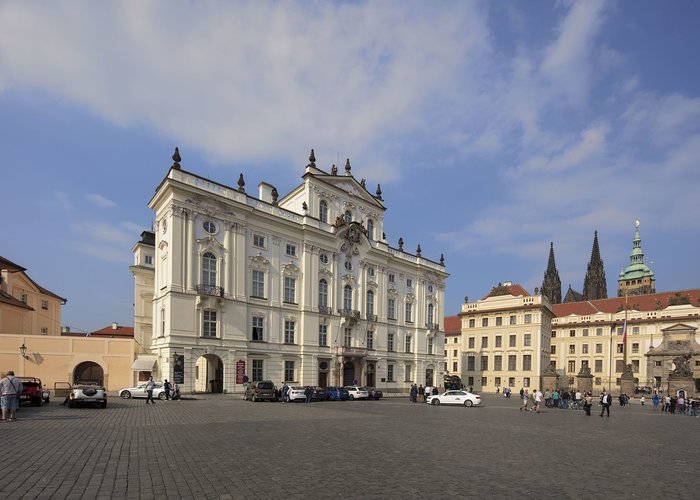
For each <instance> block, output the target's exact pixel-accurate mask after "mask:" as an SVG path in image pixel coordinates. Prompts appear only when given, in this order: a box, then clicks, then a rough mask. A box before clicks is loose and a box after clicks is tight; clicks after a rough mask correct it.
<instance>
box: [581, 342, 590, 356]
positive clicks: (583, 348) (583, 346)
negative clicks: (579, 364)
mask: <svg viewBox="0 0 700 500" xmlns="http://www.w3.org/2000/svg"><path fill="white" fill-rule="evenodd" d="M581 354H588V344H583V345H582V346H581Z"/></svg>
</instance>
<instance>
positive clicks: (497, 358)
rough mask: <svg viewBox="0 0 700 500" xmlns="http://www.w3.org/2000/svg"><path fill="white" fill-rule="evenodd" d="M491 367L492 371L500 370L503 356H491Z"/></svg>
mask: <svg viewBox="0 0 700 500" xmlns="http://www.w3.org/2000/svg"><path fill="white" fill-rule="evenodd" d="M493 369H494V371H497V372H500V371H501V370H503V356H494V357H493Z"/></svg>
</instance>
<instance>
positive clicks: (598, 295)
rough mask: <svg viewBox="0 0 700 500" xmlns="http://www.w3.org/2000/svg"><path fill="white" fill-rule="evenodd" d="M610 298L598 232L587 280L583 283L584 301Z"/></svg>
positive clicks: (595, 237)
mask: <svg viewBox="0 0 700 500" xmlns="http://www.w3.org/2000/svg"><path fill="white" fill-rule="evenodd" d="M607 298H608V286H607V284H606V283H605V268H604V267H603V260H602V259H601V258H600V249H599V248H598V231H596V232H595V236H594V237H593V249H592V250H591V260H590V262H588V270H587V271H586V279H585V280H584V282H583V300H596V299H607Z"/></svg>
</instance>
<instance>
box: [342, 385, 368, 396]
mask: <svg viewBox="0 0 700 500" xmlns="http://www.w3.org/2000/svg"><path fill="white" fill-rule="evenodd" d="M345 389H347V391H348V394H349V399H369V392H367V389H364V388H362V387H357V386H354V385H346V386H345Z"/></svg>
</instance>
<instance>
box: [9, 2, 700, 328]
mask: <svg viewBox="0 0 700 500" xmlns="http://www.w3.org/2000/svg"><path fill="white" fill-rule="evenodd" d="M699 14H700V4H699V3H698V2H694V1H674V2H654V1H631V0H627V1H617V2H614V1H595V0H590V1H585V2H571V1H551V2H550V1H541V0H537V1H529V2H520V1H499V2H410V1H409V2H406V1H400V2H389V1H386V2H384V1H382V2H335V3H332V2H291V1H289V2H262V1H252V2H184V1H181V2H157V1H152V2H136V1H133V2H112V3H108V4H107V3H101V2H99V3H98V2H78V1H74V2H19V1H17V2H0V117H2V119H1V120H0V154H1V155H2V181H3V182H2V186H3V189H2V196H3V202H4V207H5V210H4V215H3V217H2V219H1V220H2V222H1V226H0V229H1V231H0V234H2V240H1V244H0V255H3V256H4V257H6V258H9V259H10V260H13V261H15V262H17V263H19V264H21V265H23V266H24V267H26V268H27V269H28V272H29V274H30V275H31V276H32V277H33V278H34V279H35V280H36V281H38V282H39V283H40V284H42V285H43V286H45V287H47V288H49V289H50V290H52V291H54V292H55V293H58V294H59V295H62V296H64V297H67V298H68V304H67V305H66V306H65V307H64V309H63V323H64V324H66V325H69V326H71V327H72V328H73V329H75V330H93V329H97V328H100V327H102V326H105V325H108V324H109V323H111V322H112V321H118V322H119V323H121V324H125V325H130V324H132V323H133V306H132V304H133V279H132V276H131V273H130V272H129V269H128V266H129V265H130V263H131V261H132V256H131V252H130V250H131V247H132V246H133V244H134V243H135V242H136V241H137V240H138V237H139V235H140V232H141V231H142V230H143V229H148V228H150V227H151V221H152V219H153V214H152V213H151V212H150V211H149V210H148V208H147V207H146V204H147V202H148V200H149V199H150V197H151V195H152V194H153V192H154V190H155V187H156V186H157V185H158V183H159V182H160V181H161V180H162V178H163V176H164V175H165V174H166V173H167V170H168V168H169V166H170V165H171V163H172V161H171V160H170V155H171V154H172V151H173V149H174V147H175V146H179V147H180V151H181V155H182V158H183V160H182V166H183V168H185V169H187V170H190V171H193V172H196V173H198V174H200V175H203V176H208V177H210V178H211V179H213V180H216V181H219V182H223V183H226V184H230V185H235V183H236V180H237V179H238V174H239V173H241V172H243V174H244V176H245V179H246V183H247V186H248V187H250V188H253V189H251V190H249V191H253V192H254V191H255V189H254V187H255V186H257V184H258V183H259V182H260V181H263V180H264V181H267V182H270V183H272V184H274V185H275V186H277V188H278V190H279V191H280V193H284V192H287V191H288V190H290V189H292V188H293V187H294V186H296V185H297V184H298V183H299V182H301V179H300V176H301V175H302V174H303V171H304V170H303V169H304V166H305V165H306V163H307V162H308V161H307V158H308V154H309V150H310V148H314V149H315V151H316V157H317V164H318V165H319V166H321V167H322V168H323V167H325V168H330V166H331V164H333V163H337V162H338V160H339V159H340V161H341V162H344V159H345V158H348V157H349V158H350V161H351V163H352V169H353V170H352V171H353V173H354V175H355V176H356V177H357V178H366V179H367V184H368V187H369V188H370V191H373V190H374V188H375V186H376V184H377V183H378V182H379V183H381V185H382V192H383V197H384V199H385V202H386V205H387V207H388V211H387V213H386V221H385V227H386V233H387V237H388V239H389V240H390V243H391V244H392V245H394V246H396V245H397V241H398V239H399V237H403V239H404V241H405V248H406V249H407V250H410V251H413V250H414V249H415V248H416V246H417V245H418V244H420V245H421V247H422V250H423V255H424V256H426V257H428V258H433V259H435V260H437V259H439V257H440V254H441V253H444V254H445V259H446V264H447V270H448V272H450V273H451V277H450V279H449V280H448V283H447V304H446V309H447V313H448V314H456V313H457V312H458V311H459V308H460V304H461V302H462V301H463V298H464V296H465V295H466V296H469V297H470V300H473V299H476V298H479V297H481V296H483V295H485V294H486V293H487V292H488V291H489V290H490V288H491V286H493V285H495V284H496V283H498V282H501V281H506V280H510V281H513V282H518V283H521V284H523V285H524V286H525V287H526V288H527V289H529V290H530V291H532V290H533V289H534V287H536V286H539V285H540V284H541V282H542V277H543V273H544V271H545V268H546V265H547V256H548V251H549V242H550V241H553V242H554V247H555V253H556V258H557V266H558V268H559V273H560V276H561V280H562V287H563V288H564V291H566V288H567V286H568V284H572V286H573V287H574V289H576V290H579V291H580V290H581V289H582V288H583V278H584V275H585V271H586V264H587V262H588V259H589V257H590V251H591V245H592V241H593V232H594V231H595V230H597V231H598V233H599V238H600V249H601V254H602V258H603V260H604V262H605V268H606V274H607V278H608V290H609V293H611V294H614V293H615V290H616V279H617V273H618V272H619V271H620V270H621V269H622V268H624V267H625V266H626V265H627V264H628V262H629V259H628V256H629V253H630V250H631V248H632V238H633V235H634V221H635V220H640V221H641V227H640V232H641V237H642V247H643V249H644V252H645V254H646V256H647V261H648V263H649V264H650V265H651V267H652V269H653V270H654V272H655V273H656V280H657V289H658V290H660V291H668V290H677V289H684V288H695V287H698V286H700V266H698V263H697V248H698V247H700V224H698V206H699V204H698V187H699V186H700V169H699V168H698V166H697V163H698V159H699V158H700V96H699V95H698V94H699V91H700V65H699V64H698V59H697V47H698V46H700V39H699V38H700V34H699V33H700V32H698V30H697V26H696V25H697V20H698V19H700V15H699Z"/></svg>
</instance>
